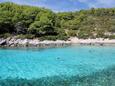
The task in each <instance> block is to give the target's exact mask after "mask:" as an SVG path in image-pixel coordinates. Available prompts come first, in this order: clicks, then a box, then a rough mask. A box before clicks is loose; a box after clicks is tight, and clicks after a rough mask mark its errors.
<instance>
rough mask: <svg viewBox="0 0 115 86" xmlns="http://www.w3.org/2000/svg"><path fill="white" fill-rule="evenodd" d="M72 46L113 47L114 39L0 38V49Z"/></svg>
mask: <svg viewBox="0 0 115 86" xmlns="http://www.w3.org/2000/svg"><path fill="white" fill-rule="evenodd" d="M72 44H80V45H101V46H103V45H112V44H113V45H114V44H115V39H104V38H97V39H78V38H77V37H71V38H69V39H68V40H66V41H64V40H56V41H53V40H43V41H40V40H39V39H19V38H18V39H16V38H10V37H9V38H6V39H5V38H0V47H42V48H43V47H60V46H67V45H72Z"/></svg>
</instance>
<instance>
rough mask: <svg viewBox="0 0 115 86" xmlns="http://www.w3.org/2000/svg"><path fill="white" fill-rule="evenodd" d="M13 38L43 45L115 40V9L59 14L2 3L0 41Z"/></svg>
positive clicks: (0, 9) (42, 9)
mask: <svg viewBox="0 0 115 86" xmlns="http://www.w3.org/2000/svg"><path fill="white" fill-rule="evenodd" d="M9 37H11V38H15V39H36V38H37V39H38V40H40V41H43V40H53V41H56V40H65V41H66V40H68V39H69V38H71V37H76V38H78V39H96V38H104V39H115V8H97V9H95V8H92V9H90V10H80V11H75V12H58V13H55V12H53V11H51V10H50V9H45V8H40V7H34V6H27V5H18V4H15V3H11V2H5V3H0V38H1V39H7V38H9ZM2 41H4V40H2ZM2 43H4V42H2Z"/></svg>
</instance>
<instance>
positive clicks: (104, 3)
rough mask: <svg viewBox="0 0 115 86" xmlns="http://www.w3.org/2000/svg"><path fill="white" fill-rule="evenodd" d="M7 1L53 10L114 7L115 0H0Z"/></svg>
mask: <svg viewBox="0 0 115 86" xmlns="http://www.w3.org/2000/svg"><path fill="white" fill-rule="evenodd" d="M8 1H9V2H14V3H17V4H25V5H32V6H39V7H45V8H48V9H51V10H53V11H55V12H63V11H78V10H81V9H90V8H112V7H115V0H0V2H8Z"/></svg>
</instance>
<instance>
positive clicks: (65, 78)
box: [0, 45, 115, 86]
mask: <svg viewBox="0 0 115 86" xmlns="http://www.w3.org/2000/svg"><path fill="white" fill-rule="evenodd" d="M0 77H1V78H0V85H1V86H2V85H3V83H4V86H8V85H7V84H5V83H6V81H7V83H9V84H10V82H14V81H15V84H16V80H17V79H18V80H19V79H25V80H26V81H25V82H27V84H28V83H30V84H31V82H29V81H33V82H34V83H35V81H36V80H37V83H38V84H39V85H38V84H37V85H32V86H115V46H114V45H110V46H81V45H72V46H68V47H58V48H40V49H38V48H0ZM14 79H16V80H14ZM10 80H11V81H10ZM12 80H14V81H12ZM39 80H40V81H39ZM4 81H5V82H4ZM22 81H23V80H22ZM18 84H20V83H19V82H18ZM11 86H18V85H11ZM21 86H23V85H21ZM24 86H25V85H24ZM27 86H31V85H27Z"/></svg>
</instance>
